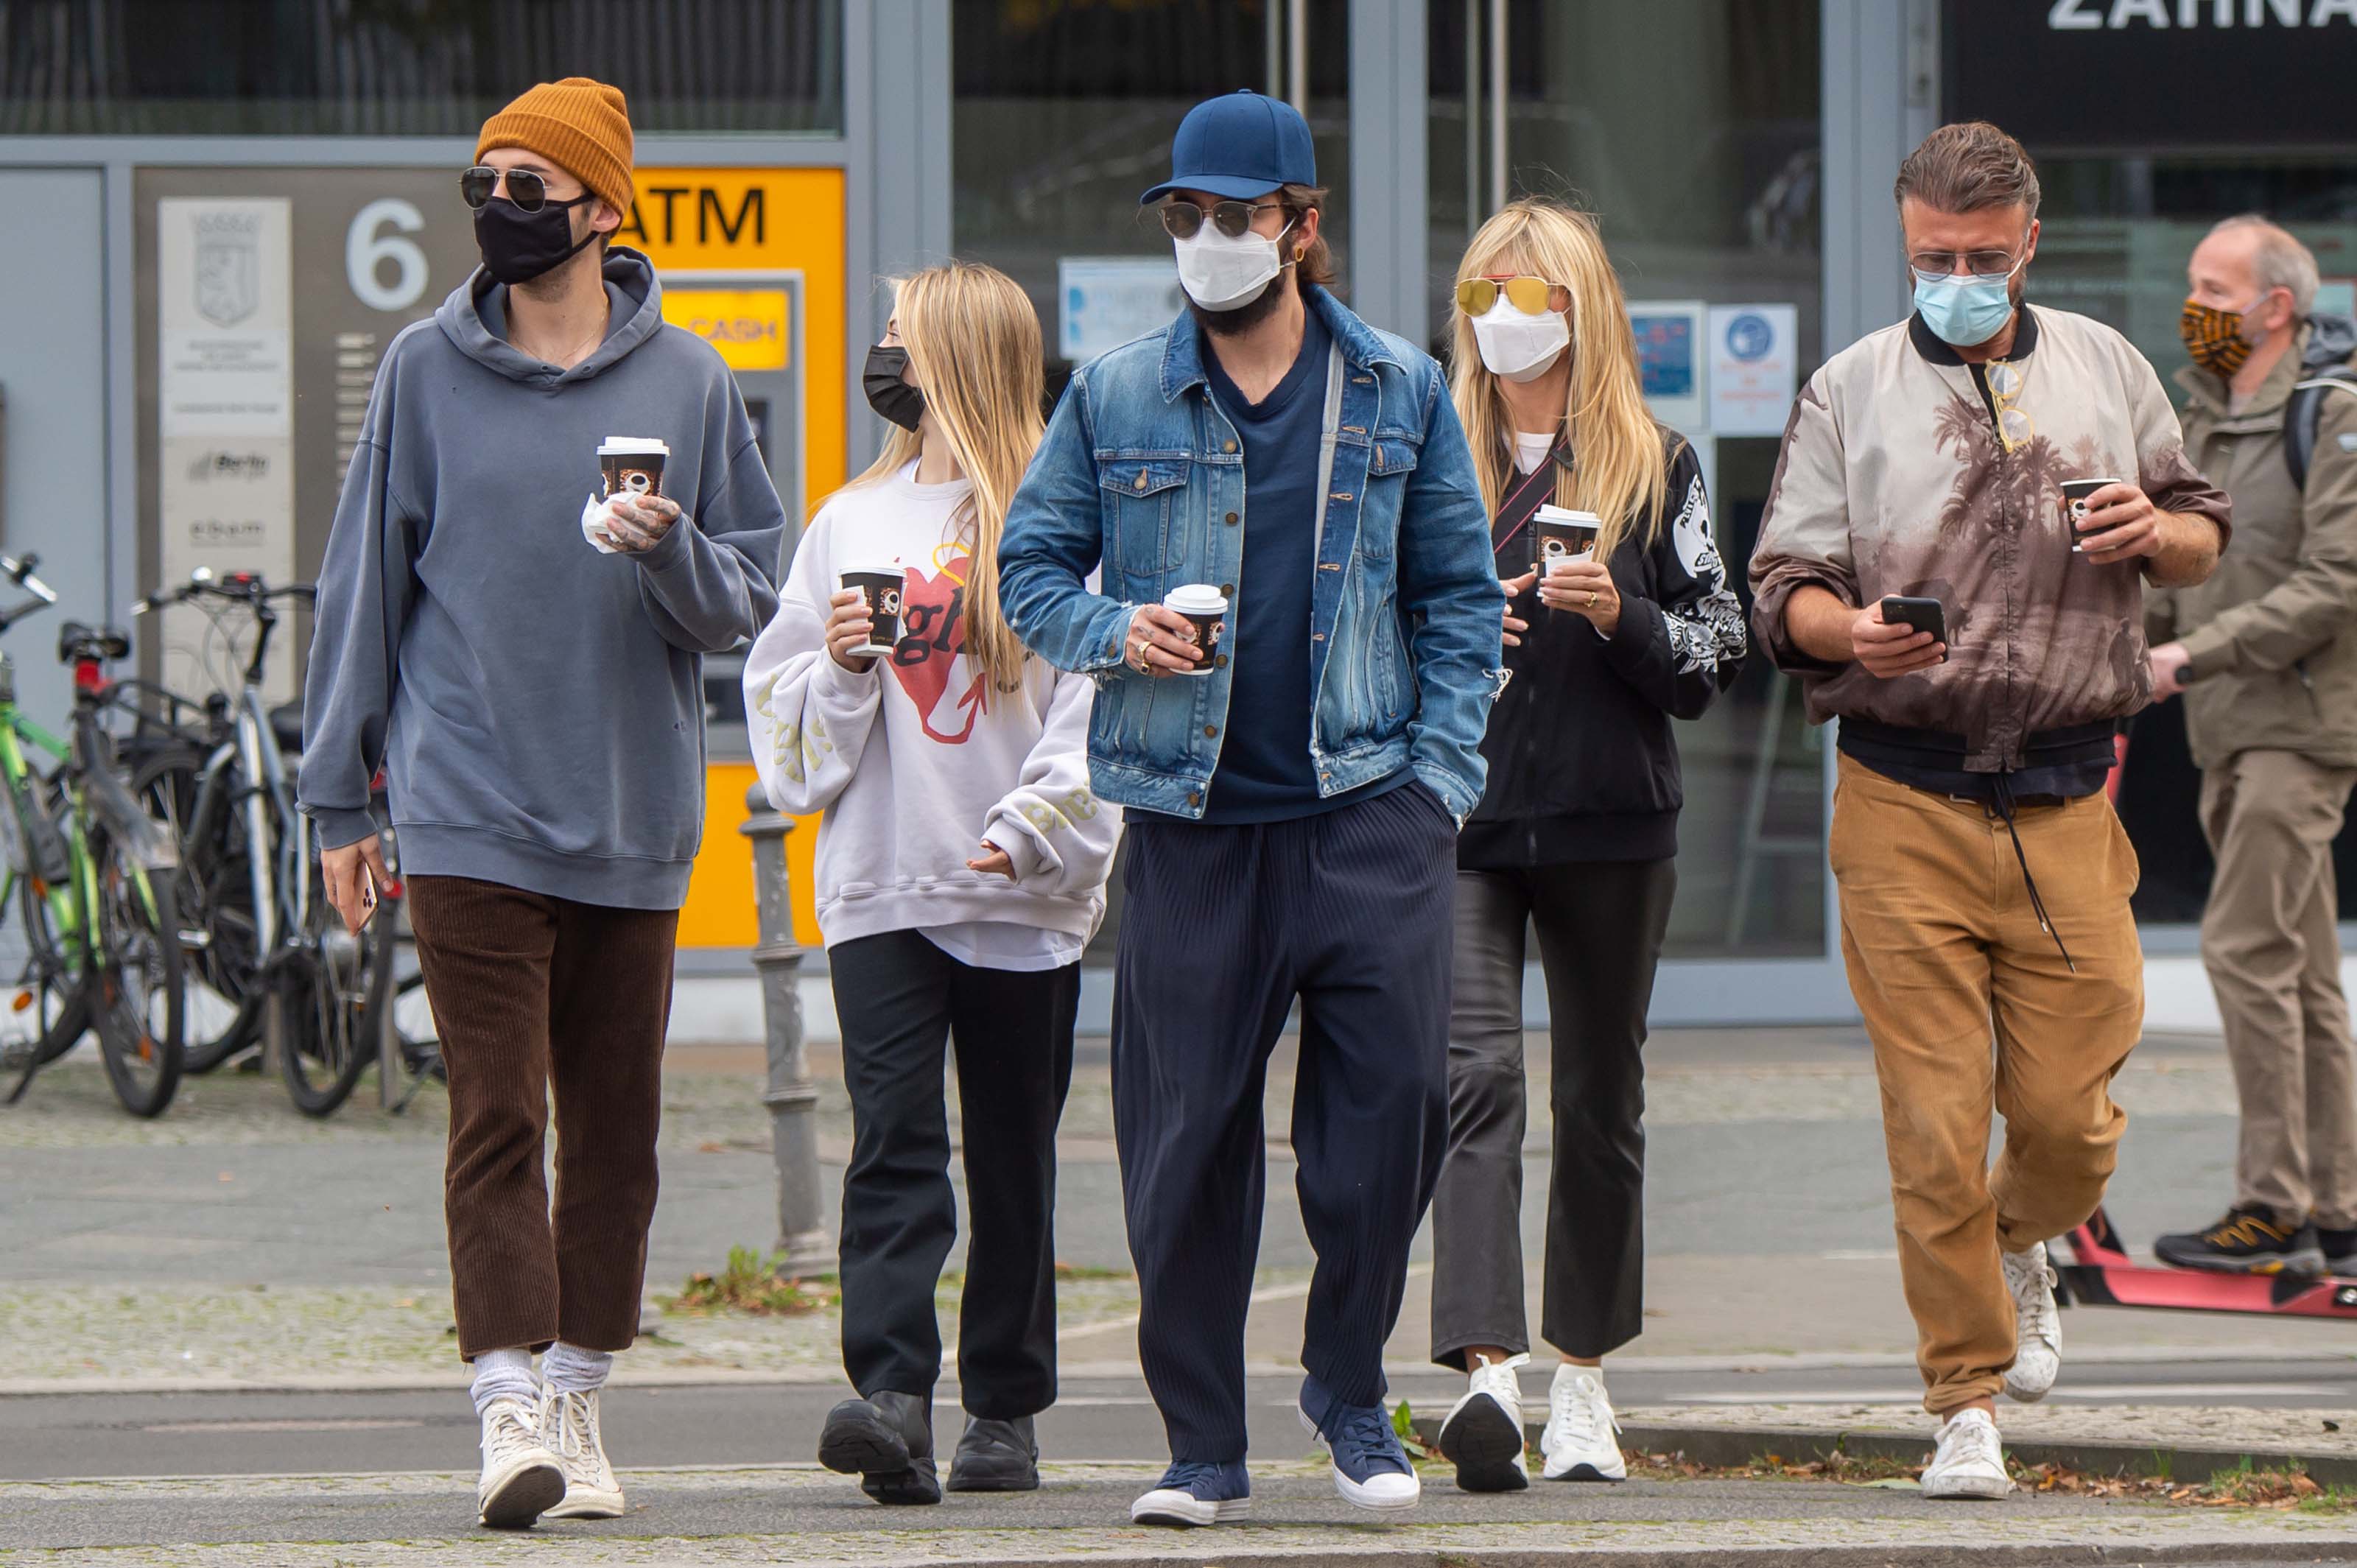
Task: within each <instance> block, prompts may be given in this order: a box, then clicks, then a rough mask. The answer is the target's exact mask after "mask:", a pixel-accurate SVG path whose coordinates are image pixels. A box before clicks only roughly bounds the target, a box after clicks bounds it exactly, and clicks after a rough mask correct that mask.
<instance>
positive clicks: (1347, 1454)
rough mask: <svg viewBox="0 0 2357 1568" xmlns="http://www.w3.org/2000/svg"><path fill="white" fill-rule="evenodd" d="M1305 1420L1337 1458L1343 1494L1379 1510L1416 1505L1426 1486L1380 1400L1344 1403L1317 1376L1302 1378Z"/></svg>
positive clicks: (1336, 1479) (1336, 1477) (1337, 1483)
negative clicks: (1328, 1390)
mask: <svg viewBox="0 0 2357 1568" xmlns="http://www.w3.org/2000/svg"><path fill="white" fill-rule="evenodd" d="M1301 1424H1302V1427H1303V1429H1304V1430H1306V1431H1307V1432H1308V1434H1309V1435H1311V1436H1312V1437H1315V1438H1317V1439H1318V1441H1319V1442H1320V1443H1322V1444H1325V1445H1326V1452H1327V1454H1328V1455H1329V1457H1330V1458H1331V1459H1332V1460H1333V1462H1334V1490H1335V1491H1336V1492H1338V1493H1340V1495H1341V1498H1342V1500H1343V1501H1344V1502H1346V1503H1350V1504H1351V1505H1353V1506H1355V1507H1358V1508H1362V1509H1372V1510H1373V1511H1375V1512H1377V1513H1394V1512H1397V1511H1399V1510H1400V1509H1412V1508H1414V1507H1415V1503H1416V1498H1418V1497H1420V1496H1422V1495H1423V1491H1424V1487H1423V1484H1422V1483H1421V1482H1419V1481H1418V1480H1417V1479H1416V1478H1415V1466H1413V1465H1411V1464H1409V1463H1408V1462H1407V1453H1406V1451H1405V1449H1403V1448H1401V1447H1400V1440H1399V1434H1397V1433H1395V1432H1394V1431H1393V1430H1392V1418H1391V1412H1388V1411H1386V1410H1385V1409H1383V1406H1382V1405H1380V1404H1344V1403H1343V1402H1341V1401H1340V1400H1338V1399H1336V1398H1335V1397H1334V1396H1333V1395H1332V1394H1329V1393H1328V1392H1327V1391H1326V1389H1325V1385H1323V1384H1322V1383H1320V1382H1318V1380H1317V1379H1316V1378H1315V1377H1307V1378H1304V1379H1302V1380H1301Z"/></svg>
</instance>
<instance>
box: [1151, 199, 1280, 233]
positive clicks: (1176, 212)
mask: <svg viewBox="0 0 2357 1568" xmlns="http://www.w3.org/2000/svg"><path fill="white" fill-rule="evenodd" d="M1284 205H1285V203H1284V202H1282V201H1221V202H1215V203H1213V204H1212V207H1211V227H1212V228H1214V229H1217V230H1218V231H1220V232H1221V233H1222V234H1225V235H1226V236H1227V237H1228V238H1229V239H1231V240H1241V239H1243V237H1244V232H1245V231H1246V230H1248V229H1250V228H1251V227H1252V226H1253V220H1254V218H1255V217H1257V216H1258V215H1260V214H1261V213H1263V212H1265V211H1267V210H1268V209H1270V208H1272V207H1280V208H1281V207H1283V206H1284ZM1161 212H1162V227H1163V228H1165V229H1167V230H1168V231H1170V237H1171V238H1172V239H1174V240H1191V239H1193V238H1194V237H1195V236H1196V235H1198V234H1200V233H1201V232H1202V231H1203V209H1201V208H1200V207H1198V206H1196V205H1195V204H1194V203H1193V202H1191V201H1166V202H1164V203H1163V204H1162V208H1161Z"/></svg>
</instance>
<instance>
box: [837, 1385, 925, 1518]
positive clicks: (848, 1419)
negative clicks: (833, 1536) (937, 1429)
mask: <svg viewBox="0 0 2357 1568" xmlns="http://www.w3.org/2000/svg"><path fill="white" fill-rule="evenodd" d="M932 1405H933V1402H932V1398H931V1395H929V1394H899V1393H879V1394H877V1395H875V1396H874V1397H873V1398H870V1399H864V1400H845V1401H844V1402H842V1403H841V1404H839V1405H836V1406H835V1407H834V1409H833V1410H831V1411H829V1412H826V1425H825V1426H824V1427H823V1428H821V1429H820V1432H819V1434H818V1462H819V1463H820V1464H822V1465H823V1466H826V1467H827V1468H828V1469H830V1470H837V1471H841V1472H842V1473H844V1474H845V1475H856V1476H857V1477H859V1489H860V1490H861V1491H863V1492H866V1494H867V1495H868V1496H869V1497H871V1498H875V1499H876V1500H877V1502H879V1503H884V1504H887V1505H891V1506H903V1505H910V1504H922V1503H937V1502H940V1501H941V1500H942V1483H941V1477H940V1474H939V1472H938V1471H936V1470H935V1469H934V1467H933V1409H932Z"/></svg>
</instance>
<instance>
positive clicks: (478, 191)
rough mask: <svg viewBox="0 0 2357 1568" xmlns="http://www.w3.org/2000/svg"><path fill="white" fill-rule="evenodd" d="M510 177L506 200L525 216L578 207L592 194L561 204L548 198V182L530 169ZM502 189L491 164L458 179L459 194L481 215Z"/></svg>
mask: <svg viewBox="0 0 2357 1568" xmlns="http://www.w3.org/2000/svg"><path fill="white" fill-rule="evenodd" d="M507 177H508V188H507V199H509V200H510V201H512V202H514V203H515V204H516V206H517V207H518V208H520V209H522V210H523V211H526V212H537V211H539V210H540V209H542V208H544V207H578V206H580V205H581V204H582V203H583V202H585V201H587V200H588V199H589V198H590V196H591V194H592V193H591V192H589V191H586V190H585V191H583V192H582V193H581V194H580V195H578V196H576V197H575V198H573V199H571V200H570V201H558V200H554V199H552V198H551V197H550V196H549V194H548V181H547V180H546V179H545V178H544V177H541V176H539V175H536V174H534V173H533V172H532V170H530V169H526V168H511V169H510V170H508V171H507ZM499 189H500V171H499V170H498V169H495V168H492V167H491V166H490V165H488V164H477V165H476V166H474V167H473V168H470V169H468V171H467V172H466V173H464V174H462V175H460V176H459V177H458V194H459V195H460V196H461V197H463V198H464V199H466V203H467V205H468V206H469V207H471V208H473V209H475V210H477V211H478V212H479V211H481V210H482V209H483V208H484V207H485V206H487V205H488V204H489V203H490V199H491V198H492V197H493V196H495V195H497V194H499Z"/></svg>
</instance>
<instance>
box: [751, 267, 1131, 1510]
mask: <svg viewBox="0 0 2357 1568" xmlns="http://www.w3.org/2000/svg"><path fill="white" fill-rule="evenodd" d="M896 288H897V294H896V295H895V298H894V312H893V317H892V322H891V329H890V330H889V331H888V332H887V333H886V335H885V338H884V340H883V342H882V343H880V344H878V345H877V347H876V348H874V349H871V350H870V351H869V353H868V357H867V364H866V375H865V377H864V378H863V379H864V380H865V381H866V391H867V400H868V403H869V404H870V405H871V406H873V407H874V408H875V410H876V412H877V413H879V414H881V415H883V416H884V418H886V419H887V420H888V421H890V422H891V425H892V429H891V432H890V435H889V436H888V439H887V440H886V441H885V443H884V450H883V452H882V454H881V455H880V456H877V459H876V461H875V463H874V464H873V465H872V466H871V467H869V468H868V469H867V471H866V473H864V474H862V475H860V476H859V477H858V478H856V479H854V480H852V482H851V483H850V484H848V485H846V486H845V487H844V488H843V489H841V490H839V491H837V492H836V493H835V494H834V496H833V497H831V498H830V499H828V500H827V502H826V504H825V505H824V506H823V507H821V508H820V509H819V512H818V515H817V517H816V518H815V519H814V520H813V521H812V523H811V527H810V532H808V533H807V534H805V535H804V536H803V538H802V543H801V544H800V546H799V547H798V548H797V549H796V551H795V553H794V563H793V571H792V573H791V575H790V576H789V578H788V580H787V583H786V587H785V591H784V592H783V594H781V595H780V605H779V610H778V618H777V619H776V620H775V621H773V622H771V623H770V628H769V629H768V630H766V631H764V632H763V633H762V634H761V637H760V640H759V642H757V643H756V644H755V645H754V647H753V652H752V655H751V657H750V658H749V659H748V661H747V664H746V670H745V693H746V711H747V714H748V718H749V720H750V722H751V726H752V735H753V757H754V762H755V765H756V767H757V768H759V772H760V775H761V780H762V782H763V784H764V785H766V786H767V787H768V789H769V795H770V801H771V802H772V803H773V804H774V805H776V807H777V808H778V809H779V810H780V811H786V812H790V813H795V814H806V813H810V812H823V816H822V817H821V819H820V822H819V830H818V859H817V865H816V869H815V877H814V881H815V884H816V889H817V894H818V921H819V929H820V932H821V934H822V935H823V937H824V938H825V940H826V950H827V962H828V970H829V973H830V977H831V978H832V980H833V982H834V998H835V1011H836V1014H837V1015H838V1016H839V1017H840V1019H841V1021H842V1026H843V1077H844V1084H845V1088H846V1089H847V1090H849V1091H850V1095H851V1117H852V1149H851V1164H850V1167H849V1168H848V1169H847V1170H846V1171H845V1174H844V1184H843V1240H842V1253H843V1266H842V1280H843V1359H844V1368H845V1371H846V1372H848V1373H849V1374H850V1377H851V1381H852V1384H853V1386H854V1387H855V1388H856V1390H857V1391H858V1393H859V1397H858V1398H857V1399H854V1400H847V1401H845V1402H843V1403H841V1404H839V1405H837V1406H836V1407H835V1408H834V1411H833V1412H830V1413H829V1414H828V1416H827V1420H826V1426H825V1429H824V1430H823V1432H822V1433H821V1434H820V1437H819V1459H820V1461H821V1462H822V1463H823V1464H824V1465H826V1466H828V1467H829V1468H831V1469H834V1470H839V1471H844V1472H846V1473H856V1474H857V1475H858V1476H859V1477H860V1483H861V1486H862V1488H863V1489H864V1490H866V1493H867V1495H868V1496H869V1497H871V1498H875V1499H876V1500H877V1502H880V1503H887V1504H907V1503H936V1502H939V1501H940V1500H941V1496H942V1487H941V1483H940V1480H939V1479H938V1477H937V1474H936V1469H935V1466H934V1460H933V1434H932V1393H933V1385H934V1382H935V1381H936V1380H938V1378H939V1377H940V1375H941V1360H942V1345H941V1334H940V1330H939V1327H938V1326H937V1324H936V1320H935V1316H934V1309H933V1297H934V1292H935V1290H936V1289H937V1288H938V1286H939V1284H940V1283H941V1273H942V1263H943V1262H945V1261H946V1260H947V1258H948V1256H949V1251H950V1243H951V1241H952V1238H953V1237H954V1236H955V1235H956V1232H957V1207H956V1201H955V1198H954V1197H953V1195H952V1191H951V1187H950V1178H949V1162H950V1133H949V1117H948V1110H947V1106H946V1105H945V1103H944V1097H943V1092H942V1067H943V1055H944V1049H945V1047H949V1048H951V1049H952V1050H953V1053H954V1058H955V1063H956V1069H957V1077H958V1103H959V1109H960V1112H961V1113H962V1116H963V1137H962V1139H961V1144H962V1146H963V1151H964V1168H965V1180H966V1200H967V1201H966V1219H967V1230H968V1234H969V1241H968V1246H967V1251H966V1278H965V1289H964V1298H963V1305H962V1307H961V1311H960V1327H961V1332H960V1335H959V1343H958V1360H959V1369H960V1376H959V1379H958V1391H959V1395H960V1398H961V1400H962V1402H963V1404H964V1406H965V1409H966V1413H967V1422H966V1426H965V1434H964V1437H963V1440H962V1441H961V1442H960V1443H959V1444H958V1448H957V1455H956V1458H955V1461H954V1462H953V1464H952V1466H951V1469H950V1477H949V1487H950V1489H951V1490H952V1491H974V1492H1000V1491H1028V1490H1030V1489H1032V1488H1033V1487H1037V1486H1038V1485H1039V1445H1038V1443H1037V1441H1036V1440H1035V1439H1034V1437H1033V1434H1032V1417H1033V1416H1034V1415H1036V1414H1037V1413H1038V1412H1039V1411H1041V1410H1043V1409H1045V1408H1046V1407H1047V1406H1048V1405H1049V1403H1050V1402H1053V1400H1054V1399H1055V1397H1056V1284H1055V1263H1056V1249H1055V1228H1054V1206H1055V1194H1056V1149H1055V1137H1056V1123H1057V1121H1058V1119H1059V1117H1060V1115H1061V1113H1062V1111H1063V1105H1064V1095H1065V1091H1066V1090H1067V1088H1068V1087H1069V1086H1070V1084H1071V1075H1072V1025H1073V1019H1074V1014H1075V1011H1076V1009H1077V1007H1078V1004H1079V998H1080V958H1081V950H1082V948H1083V947H1084V946H1085V945H1086V944H1087V942H1088V940H1089V938H1090V937H1091V936H1092V934H1094V932H1095V930H1096V929H1097V924H1098V922H1099V921H1100V920H1101V919H1102V918H1103V915H1104V885H1105V877H1106V874H1107V872H1108V871H1109V869H1110V867H1111V865H1112V861H1113V853H1114V842H1115V840H1116V839H1117V838H1118V836H1119V834H1120V823H1121V812H1120V811H1119V809H1118V808H1116V807H1114V806H1110V805H1106V804H1104V803H1103V802H1101V801H1099V800H1097V799H1096V797H1095V795H1094V794H1093V793H1092V791H1091V789H1090V788H1089V768H1088V755H1087V736H1088V726H1089V699H1090V693H1091V691H1092V686H1091V683H1090V682H1089V680H1088V678H1087V677H1086V676H1082V675H1071V674H1065V673H1062V672H1060V671H1057V670H1056V668H1055V667H1054V666H1052V665H1050V664H1049V663H1048V662H1047V661H1046V660H1041V659H1035V658H1033V657H1031V656H1030V655H1029V654H1028V653H1026V652H1025V651H1024V649H1023V645H1022V644H1021V643H1020V642H1018V641H1017V640H1016V637H1015V634H1014V632H1013V631H1011V630H1010V629H1009V628H1008V627H1007V624H1006V616H1005V614H1004V613H1003V612H1002V611H1001V609H1000V607H999V602H998V539H999V531H1000V526H1001V524H1002V523H1003V522H1004V521H1005V519H1006V507H1007V503H1008V501H1010V500H1011V499H1013V498H1014V495H1015V490H1016V487H1017V485H1018V484H1019V483H1021V481H1022V478H1023V471H1024V469H1025V468H1026V467H1028V465H1029V463H1030V461H1031V454H1032V452H1033V451H1034V449H1036V448H1037V447H1038V446H1039V436H1040V433H1041V429H1042V425H1041V421H1040V412H1039V408H1040V401H1041V400H1040V353H1039V317H1038V315H1037V314H1036V313H1034V312H1033V310H1032V308H1031V303H1030V301H1029V300H1028V298H1026V297H1025V295H1024V294H1023V291H1022V290H1021V289H1020V288H1018V287H1017V286H1016V285H1015V283H1014V281H1013V280H1012V279H1010V278H1008V277H1007V276H1006V274H1004V273H1000V272H997V271H995V270H993V269H992V268H989V267H984V266H973V265H968V264H965V263H950V264H949V265H946V266H940V267H931V268H928V269H926V270H925V271H923V272H920V273H917V274H914V275H912V276H909V277H907V278H903V279H901V280H899V283H898V285H896ZM878 569H883V570H881V571H879V570H878ZM845 574H853V575H855V577H856V578H859V577H864V578H865V579H866V584H865V587H866V589H872V590H873V591H874V592H875V593H877V596H879V597H881V596H884V595H885V594H886V593H887V592H888V589H887V587H886V584H897V589H894V590H891V591H893V592H897V596H898V602H897V604H893V603H871V602H870V600H869V598H868V597H867V596H866V592H864V591H863V589H862V588H861V587H848V586H845ZM879 578H880V579H881V581H880V582H879V580H878V579H879ZM894 619H897V621H898V626H897V628H891V629H888V628H890V627H891V622H892V621H893V620H894Z"/></svg>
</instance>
